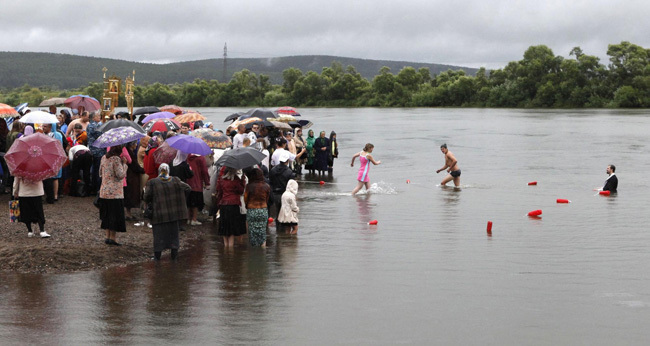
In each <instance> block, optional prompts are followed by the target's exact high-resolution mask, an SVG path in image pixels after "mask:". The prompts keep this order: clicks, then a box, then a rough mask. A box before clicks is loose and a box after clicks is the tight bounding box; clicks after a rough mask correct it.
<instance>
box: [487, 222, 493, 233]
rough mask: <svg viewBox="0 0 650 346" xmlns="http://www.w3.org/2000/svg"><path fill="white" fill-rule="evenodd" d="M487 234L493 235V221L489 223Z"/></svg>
mask: <svg viewBox="0 0 650 346" xmlns="http://www.w3.org/2000/svg"><path fill="white" fill-rule="evenodd" d="M487 234H489V235H492V221H488V223H487Z"/></svg>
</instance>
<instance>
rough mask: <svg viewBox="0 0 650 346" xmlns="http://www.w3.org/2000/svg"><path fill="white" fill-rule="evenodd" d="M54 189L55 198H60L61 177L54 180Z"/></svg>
mask: <svg viewBox="0 0 650 346" xmlns="http://www.w3.org/2000/svg"><path fill="white" fill-rule="evenodd" d="M52 189H53V190H54V200H58V199H59V179H58V178H57V179H54V181H53V182H52Z"/></svg>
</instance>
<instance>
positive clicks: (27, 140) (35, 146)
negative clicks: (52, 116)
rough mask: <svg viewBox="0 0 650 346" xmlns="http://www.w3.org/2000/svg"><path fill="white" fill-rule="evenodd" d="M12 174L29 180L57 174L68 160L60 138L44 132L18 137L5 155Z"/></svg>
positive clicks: (39, 179)
mask: <svg viewBox="0 0 650 346" xmlns="http://www.w3.org/2000/svg"><path fill="white" fill-rule="evenodd" d="M5 160H6V161H7V166H9V171H10V172H11V174H12V175H14V176H16V177H22V178H23V179H25V180H29V181H41V180H43V179H47V178H49V177H53V176H55V175H56V174H57V173H58V172H59V169H61V167H62V166H63V164H64V163H65V160H66V155H65V152H64V151H63V146H61V142H59V141H58V140H56V139H54V138H51V137H49V136H47V135H44V134H42V133H34V134H31V135H28V136H23V137H20V138H18V139H17V140H16V141H15V142H14V144H13V145H12V146H11V148H10V149H9V151H8V152H7V154H6V155H5Z"/></svg>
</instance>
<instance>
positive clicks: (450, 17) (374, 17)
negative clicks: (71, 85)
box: [0, 0, 650, 67]
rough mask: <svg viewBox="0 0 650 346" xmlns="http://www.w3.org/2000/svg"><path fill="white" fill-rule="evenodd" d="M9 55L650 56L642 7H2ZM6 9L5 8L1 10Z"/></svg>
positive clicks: (491, 59)
mask: <svg viewBox="0 0 650 346" xmlns="http://www.w3.org/2000/svg"><path fill="white" fill-rule="evenodd" d="M2 2H3V4H2V9H3V13H5V14H8V15H6V16H4V17H5V18H6V20H5V23H4V28H3V30H2V31H1V32H0V40H1V41H2V42H3V48H2V49H3V50H9V51H46V52H57V53H71V54H80V55H90V56H102V57H111V58H117V59H125V60H136V61H165V62H167V61H179V60H193V59H205V58H214V57H221V55H222V49H223V43H224V42H228V48H229V56H231V57H275V56H286V55H305V54H327V55H342V56H349V57H357V58H366V59H390V60H408V61H418V62H434V63H447V64H456V65H467V66H472V67H477V66H488V67H500V66H504V65H505V64H506V63H507V62H508V61H512V60H519V59H521V57H522V55H523V52H524V51H525V49H526V48H528V47H529V46H531V45H537V44H546V45H548V46H549V47H550V48H551V49H553V51H554V53H555V54H556V55H563V56H568V53H569V51H570V50H571V48H573V47H574V46H580V47H582V49H583V50H584V51H585V52H586V53H587V54H592V55H597V56H599V57H601V61H602V62H604V63H607V60H606V59H607V57H606V54H605V53H606V49H607V44H611V43H618V42H620V41H623V40H627V41H631V42H633V43H636V44H639V45H641V46H644V47H648V46H650V42H649V41H650V38H648V37H647V32H650V30H648V29H650V28H649V26H650V25H649V24H648V23H647V20H646V18H647V17H648V15H649V14H650V4H647V3H646V2H643V1H626V2H618V1H605V0H602V1H573V2H565V1H553V0H551V1H536V2H532V1H516V2H515V1H506V0H499V1H477V0H476V1H415V0H403V1H369V0H363V1H342V0H332V1H327V2H326V1H315V2H311V1H295V0H286V1H263V0H260V1H249V0H242V1H233V2H225V1H194V0H190V1H183V2H181V1H165V0H162V1H134V0H131V1H124V0H116V1H90V2H86V3H83V4H80V3H79V2H78V1H72V0H60V1H38V0H34V1H25V2H18V1H13V2H8V1H4V0H2ZM4 2H6V3H4Z"/></svg>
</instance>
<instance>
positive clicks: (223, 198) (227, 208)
mask: <svg viewBox="0 0 650 346" xmlns="http://www.w3.org/2000/svg"><path fill="white" fill-rule="evenodd" d="M245 186H246V182H245V181H244V178H243V176H242V177H241V178H240V177H239V175H238V172H237V170H236V169H234V168H230V167H225V170H224V173H223V176H221V177H220V178H219V179H218V180H217V196H216V200H217V206H218V207H219V211H220V214H221V218H220V219H219V230H218V231H217V234H218V235H220V236H222V237H223V242H224V245H225V247H226V248H232V247H233V246H234V245H235V237H236V236H240V235H244V234H246V216H245V215H243V214H242V213H241V212H240V208H239V207H240V201H241V199H240V197H241V195H242V194H243V193H244V188H245Z"/></svg>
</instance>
